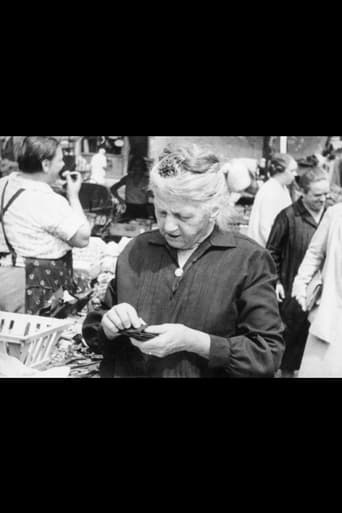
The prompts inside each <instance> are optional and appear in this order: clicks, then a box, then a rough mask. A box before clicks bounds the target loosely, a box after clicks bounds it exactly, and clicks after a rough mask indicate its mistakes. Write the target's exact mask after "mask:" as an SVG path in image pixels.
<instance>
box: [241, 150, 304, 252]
mask: <svg viewBox="0 0 342 513" xmlns="http://www.w3.org/2000/svg"><path fill="white" fill-rule="evenodd" d="M297 167H298V166H297V162H296V161H295V160H294V158H293V157H291V156H290V155H287V154H283V153H276V154H274V155H273V157H272V159H271V161H270V164H269V173H270V175H271V178H270V179H269V180H268V181H267V182H266V183H264V184H263V185H262V186H261V187H260V189H259V191H258V192H257V195H256V197H255V201H254V204H253V208H252V212H251V216H250V220H249V225H248V236H249V237H250V238H251V239H253V240H255V241H256V242H258V243H259V244H260V245H261V246H263V247H266V244H267V240H268V237H269V235H270V232H271V228H272V226H273V223H274V220H275V218H276V217H277V215H278V214H279V212H281V211H282V210H283V209H284V208H287V207H289V206H290V205H291V204H292V199H291V196H290V192H289V186H290V185H291V184H292V183H293V182H294V180H295V177H296V175H297Z"/></svg>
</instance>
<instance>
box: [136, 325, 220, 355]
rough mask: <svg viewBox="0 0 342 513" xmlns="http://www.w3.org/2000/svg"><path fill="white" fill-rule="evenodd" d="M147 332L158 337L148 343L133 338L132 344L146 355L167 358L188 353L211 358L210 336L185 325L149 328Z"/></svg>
mask: <svg viewBox="0 0 342 513" xmlns="http://www.w3.org/2000/svg"><path fill="white" fill-rule="evenodd" d="M146 332H147V333H155V334H157V335H158V336H157V337H156V338H154V339H151V340H149V341H148V342H139V341H138V340H135V339H132V338H131V342H132V344H133V345H134V346H136V347H137V348H138V349H140V351H141V352H142V353H144V354H147V355H150V356H156V357H157V358H165V357H166V356H169V355H171V354H174V353H179V352H181V351H187V352H190V353H196V354H198V355H199V356H202V357H203V358H209V353H210V336H209V335H208V334H207V333H202V332H201V331H197V330H193V329H191V328H188V327H187V326H184V325H183V324H162V325H160V326H149V327H148V328H147V329H146Z"/></svg>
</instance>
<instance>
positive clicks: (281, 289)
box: [276, 283, 285, 303]
mask: <svg viewBox="0 0 342 513" xmlns="http://www.w3.org/2000/svg"><path fill="white" fill-rule="evenodd" d="M276 294H277V300H278V303H282V302H283V301H284V299H285V290H284V287H283V285H282V284H281V283H277V287H276Z"/></svg>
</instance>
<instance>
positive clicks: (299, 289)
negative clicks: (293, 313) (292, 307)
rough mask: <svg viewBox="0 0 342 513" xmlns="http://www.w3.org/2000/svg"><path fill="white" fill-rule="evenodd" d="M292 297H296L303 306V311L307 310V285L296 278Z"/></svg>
mask: <svg viewBox="0 0 342 513" xmlns="http://www.w3.org/2000/svg"><path fill="white" fill-rule="evenodd" d="M292 297H294V298H295V299H296V300H297V302H298V303H299V304H300V306H301V307H302V310H303V312H306V311H307V295H306V286H305V285H304V284H303V283H301V282H299V281H298V280H295V282H294V285H293V290H292Z"/></svg>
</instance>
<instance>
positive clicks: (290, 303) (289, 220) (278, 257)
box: [267, 167, 329, 377]
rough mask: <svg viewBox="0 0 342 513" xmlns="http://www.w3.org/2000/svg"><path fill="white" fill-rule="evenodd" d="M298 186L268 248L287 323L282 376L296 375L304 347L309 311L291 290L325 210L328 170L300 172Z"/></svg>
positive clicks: (277, 223)
mask: <svg viewBox="0 0 342 513" xmlns="http://www.w3.org/2000/svg"><path fill="white" fill-rule="evenodd" d="M299 186H300V189H301V191H302V197H301V198H300V199H299V200H298V201H297V202H296V203H294V204H293V205H291V206H290V207H288V208H286V209H284V210H282V211H281V212H280V214H279V215H278V216H277V218H276V219H275V222H274V224H273V228H272V231H271V233H270V236H269V239H268V242H267V249H268V250H269V251H270V252H271V254H272V256H273V259H274V261H275V263H276V266H277V271H278V277H279V280H278V283H277V298H278V301H279V303H280V313H281V316H282V319H283V321H284V323H285V333H284V338H285V344H286V350H285V354H284V357H283V360H282V365H281V370H282V377H294V375H295V372H296V371H298V370H299V368H300V364H301V361H302V358H303V353H304V349H305V343H306V339H307V335H308V329H309V322H308V314H307V313H305V312H303V311H302V309H301V307H300V306H299V304H298V303H297V301H296V299H294V298H292V297H291V292H292V286H293V282H294V279H295V277H296V275H297V272H298V269H299V266H300V264H301V263H302V260H303V259H304V256H305V253H306V251H307V249H308V247H309V244H310V242H311V239H312V237H313V235H314V233H315V231H316V229H317V227H318V225H319V223H320V221H321V219H322V217H323V215H324V213H325V210H326V200H327V197H328V194H329V180H328V176H327V173H326V172H325V171H323V170H322V169H320V168H318V167H316V168H309V169H307V170H306V171H305V172H304V173H303V174H302V175H301V177H300V179H299Z"/></svg>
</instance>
